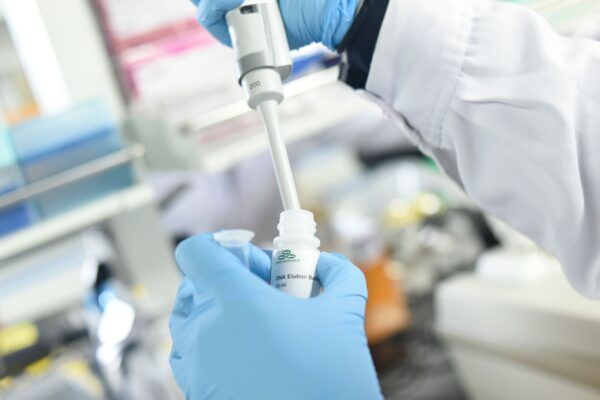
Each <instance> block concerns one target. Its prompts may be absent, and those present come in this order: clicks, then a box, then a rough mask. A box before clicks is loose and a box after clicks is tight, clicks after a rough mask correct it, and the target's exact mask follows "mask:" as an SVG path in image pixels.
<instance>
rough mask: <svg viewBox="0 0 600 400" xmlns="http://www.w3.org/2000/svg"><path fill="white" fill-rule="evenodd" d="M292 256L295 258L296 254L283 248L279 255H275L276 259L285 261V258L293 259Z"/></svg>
mask: <svg viewBox="0 0 600 400" xmlns="http://www.w3.org/2000/svg"><path fill="white" fill-rule="evenodd" d="M294 258H296V255H295V254H294V253H292V251H291V250H284V251H282V252H281V254H280V255H279V257H277V260H279V261H285V260H293V259H294Z"/></svg>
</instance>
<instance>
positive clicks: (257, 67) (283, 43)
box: [227, 0, 321, 298]
mask: <svg viewBox="0 0 600 400" xmlns="http://www.w3.org/2000/svg"><path fill="white" fill-rule="evenodd" d="M298 1H302V0H298ZM227 24H228V26H229V33H230V34H231V39H232V43H233V47H234V49H235V51H236V55H237V64H238V69H239V74H240V84H241V85H242V88H243V89H244V92H245V93H246V99H247V102H248V106H250V108H252V109H254V110H257V111H258V112H259V114H260V116H261V118H262V121H263V124H264V127H265V130H266V131H267V135H268V137H269V145H270V148H271V157H272V159H273V166H274V168H275V176H276V178H277V185H278V186H279V193H280V195H281V200H282V202H283V208H284V211H283V212H282V213H281V215H280V220H279V221H280V222H279V225H278V227H277V228H278V230H279V236H278V237H277V238H276V239H275V240H274V246H275V251H274V252H273V253H272V258H271V260H272V263H271V285H272V286H274V287H276V288H278V289H280V290H282V291H284V292H286V293H288V294H290V295H293V296H297V297H301V298H308V297H313V296H316V295H317V294H318V293H319V292H320V290H321V284H320V282H319V280H318V278H317V276H316V275H317V274H316V270H317V260H318V258H319V250H318V247H319V244H320V242H319V239H317V238H316V237H315V236H314V235H315V232H316V224H315V220H314V216H313V214H312V213H311V212H308V211H305V210H301V209H300V202H299V201H298V194H297V192H296V185H295V184H294V177H293V176H292V169H291V167H290V161H289V158H288V154H287V150H286V148H285V142H284V141H283V138H282V136H281V131H280V121H279V109H278V107H279V103H281V102H282V101H283V83H282V82H283V81H284V80H285V79H286V78H287V77H288V76H290V74H291V72H292V58H291V56H290V49H289V45H288V42H287V36H286V34H285V29H284V26H283V21H282V18H281V14H280V12H279V5H278V3H277V0H247V1H244V3H242V5H241V6H240V7H239V8H237V9H235V10H233V11H230V12H229V13H228V14H227Z"/></svg>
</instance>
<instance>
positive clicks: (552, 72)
mask: <svg viewBox="0 0 600 400" xmlns="http://www.w3.org/2000/svg"><path fill="white" fill-rule="evenodd" d="M372 3H376V4H378V5H379V6H378V7H379V8H381V7H382V5H386V3H387V2H386V1H385V0H383V1H380V0H372ZM384 11H385V12H384V13H383V14H381V10H379V11H377V7H373V11H372V12H371V17H370V18H367V20H368V22H367V23H364V24H365V25H364V26H363V27H362V28H361V29H362V31H360V30H359V31H358V32H357V36H356V38H355V39H354V40H353V41H351V43H349V44H348V43H346V44H345V46H346V47H347V48H346V49H345V50H347V51H348V53H349V55H350V56H351V57H350V60H351V61H353V62H354V64H355V65H356V66H358V67H359V68H358V74H354V75H353V76H354V82H353V83H352V84H353V86H355V87H356V88H358V89H360V88H361V86H362V88H364V89H365V90H366V92H367V93H368V94H369V95H370V97H371V98H373V99H374V100H375V101H376V102H377V103H378V104H380V105H381V107H382V108H383V109H384V110H385V111H386V112H387V113H388V114H389V115H390V116H391V117H393V118H394V119H396V120H397V121H398V122H400V123H401V124H403V125H405V126H407V127H408V128H409V130H410V132H411V136H412V139H413V140H414V141H415V142H416V143H417V144H418V145H419V147H420V148H421V149H422V150H423V151H424V152H425V153H427V154H429V155H431V156H433V157H434V158H435V159H436V160H437V161H438V163H439V165H440V166H441V167H442V168H443V170H444V171H445V172H446V174H448V175H449V176H450V177H451V178H452V179H453V180H455V181H456V182H457V183H458V184H459V185H460V186H461V187H462V188H463V189H464V190H465V192H466V193H467V194H468V195H469V197H470V198H471V199H472V200H473V201H474V202H475V203H476V204H477V205H478V206H479V207H481V208H482V209H484V210H485V211H487V212H489V213H490V214H492V215H494V216H496V217H498V218H500V219H501V220H504V221H505V222H507V223H508V224H509V225H511V226H512V227H514V228H516V229H517V230H519V231H521V232H522V233H524V234H526V235H527V236H529V237H530V238H532V239H534V240H535V241H536V242H537V243H538V244H539V245H540V246H542V247H543V248H544V249H546V250H547V251H549V252H550V253H552V254H554V255H555V256H557V257H558V259H559V260H560V261H561V264H562V265H563V268H564V270H565V273H566V275H567V277H568V279H569V280H570V282H571V283H572V284H573V286H574V287H575V288H576V289H577V290H578V291H580V292H581V293H583V294H585V295H587V296H589V297H593V298H600V43H599V42H595V41H592V40H586V39H568V38H564V37H561V36H559V35H558V34H556V33H555V32H554V31H553V30H552V29H551V27H550V26H549V25H548V24H547V23H546V21H545V20H543V19H542V18H541V17H540V16H538V15H536V14H535V13H533V12H532V11H529V10H527V9H526V8H523V7H519V6H515V5H510V4H503V3H498V2H491V1H479V0H390V1H389V4H387V10H386V9H385V6H384ZM377 12H379V13H380V14H381V17H377V15H376V14H375V13H377ZM351 31H352V30H351ZM369 32H371V33H373V32H375V33H376V34H377V35H378V39H377V41H376V44H375V45H374V46H371V47H370V46H368V44H367V45H365V43H364V42H363V43H361V38H362V37H364V36H365V35H368V34H369ZM365 66H366V68H365ZM361 68H362V72H363V75H364V78H363V79H362V82H361V79H360V75H361ZM355 72H356V71H355ZM357 76H358V79H357V78H356V77H357Z"/></svg>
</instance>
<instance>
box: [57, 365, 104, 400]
mask: <svg viewBox="0 0 600 400" xmlns="http://www.w3.org/2000/svg"><path fill="white" fill-rule="evenodd" d="M62 369H63V371H65V374H66V375H68V376H70V377H71V378H73V379H74V380H75V381H76V382H78V383H79V384H80V385H81V386H82V387H83V388H84V389H85V390H86V391H87V392H88V393H89V394H91V395H93V396H95V397H100V396H101V395H102V394H103V389H102V384H101V383H100V380H98V378H97V377H96V376H95V375H94V374H93V373H92V371H90V367H89V365H88V364H87V362H86V361H85V360H73V361H70V362H69V363H67V364H66V365H64V366H63V367H62Z"/></svg>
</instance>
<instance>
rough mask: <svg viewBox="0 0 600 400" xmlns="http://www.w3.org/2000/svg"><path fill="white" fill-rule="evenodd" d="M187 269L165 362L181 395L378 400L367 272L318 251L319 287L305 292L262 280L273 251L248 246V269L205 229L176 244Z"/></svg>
mask: <svg viewBox="0 0 600 400" xmlns="http://www.w3.org/2000/svg"><path fill="white" fill-rule="evenodd" d="M176 258H177V263H178V264H179V267H180V268H181V270H182V271H183V273H184V274H185V277H184V280H183V282H182V284H181V287H180V288H179V293H178V295H177V301H176V304H175V307H174V309H173V313H172V315H171V321H170V329H171V336H172V338H173V350H172V353H171V366H172V368H173V372H174V374H175V378H176V379H177V382H178V383H179V386H180V387H181V389H182V390H183V391H184V393H185V394H186V397H187V399H191V400H199V399H208V398H210V399H249V400H253V399H260V400H271V399H273V400H281V399H286V400H293V399H302V400H311V399H345V400H348V399H350V400H352V399H360V400H365V399H368V400H370V399H380V398H381V392H380V389H379V384H378V381H377V376H376V374H375V369H374V367H373V362H372V360H371V355H370V353H369V349H368V347H367V339H366V337H365V330H364V310H365V302H366V297H367V291H366V285H365V280H364V277H363V275H362V273H361V272H360V270H358V269H357V268H356V267H355V266H354V265H352V264H351V263H350V262H349V261H348V260H346V259H345V258H343V257H341V256H337V255H332V254H328V253H322V254H321V257H320V258H319V265H318V275H319V278H320V280H321V282H322V284H323V287H324V288H325V290H324V292H323V293H322V294H321V295H320V296H318V297H316V298H312V299H308V300H304V299H298V298H295V297H292V296H290V295H287V294H285V293H283V292H281V291H279V290H277V289H274V288H272V287H271V286H269V285H268V283H266V279H268V278H269V275H270V265H271V259H270V256H269V254H268V253H267V252H265V251H263V250H261V249H259V248H257V247H254V246H251V249H250V257H249V258H250V264H251V265H250V268H251V270H252V272H251V271H250V270H248V269H247V268H246V267H245V266H244V265H243V264H242V262H241V261H240V260H239V259H238V258H237V257H235V256H234V255H233V254H231V253H229V252H228V251H227V250H226V249H224V248H222V247H221V246H220V245H218V244H217V243H216V242H215V241H213V239H212V237H211V236H208V235H204V236H197V237H193V238H191V239H188V240H186V241H185V242H183V243H182V244H180V245H179V247H178V248H177V251H176Z"/></svg>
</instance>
